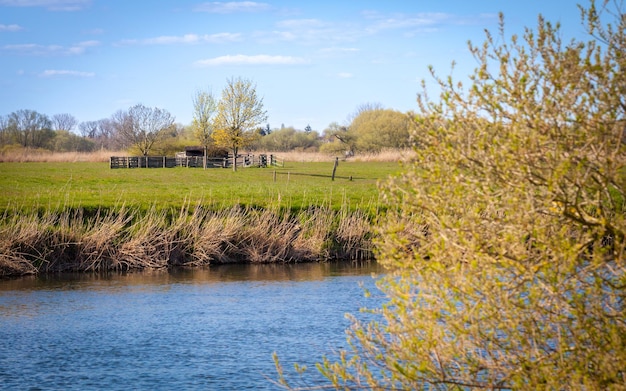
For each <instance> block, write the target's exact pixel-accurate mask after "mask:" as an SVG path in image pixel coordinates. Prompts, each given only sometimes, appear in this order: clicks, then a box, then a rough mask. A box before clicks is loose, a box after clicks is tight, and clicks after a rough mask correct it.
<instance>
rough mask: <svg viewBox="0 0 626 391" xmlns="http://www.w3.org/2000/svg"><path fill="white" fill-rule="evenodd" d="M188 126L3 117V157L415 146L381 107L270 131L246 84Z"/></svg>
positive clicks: (151, 116)
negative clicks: (344, 120) (32, 152)
mask: <svg viewBox="0 0 626 391" xmlns="http://www.w3.org/2000/svg"><path fill="white" fill-rule="evenodd" d="M192 103H193V120H192V123H191V124H190V125H189V126H186V127H185V126H182V125H180V124H178V123H176V122H175V117H174V116H173V115H172V114H171V113H170V112H168V111H167V110H165V109H161V108H157V107H147V106H144V105H143V104H137V105H134V106H132V107H130V108H129V109H126V110H118V111H117V112H115V113H114V114H112V115H111V116H110V117H109V118H104V119H100V120H97V121H85V122H80V123H79V122H78V121H77V120H76V118H75V117H74V116H72V115H71V114H67V113H63V114H55V115H53V116H51V117H49V116H47V115H45V114H41V113H39V112H37V111H33V110H25V109H24V110H17V111H15V112H12V113H10V114H8V115H5V116H0V148H1V149H0V151H2V150H7V149H11V148H27V149H45V150H50V151H54V152H67V151H78V152H90V151H93V150H97V149H105V150H128V151H130V152H131V153H133V154H139V155H142V156H147V155H150V154H153V155H154V154H158V155H170V154H173V153H175V152H176V151H180V150H182V149H183V148H184V147H185V146H190V145H198V144H200V145H202V146H203V147H205V150H206V153H207V154H209V155H210V154H223V153H225V152H230V153H231V154H233V155H236V154H238V153H239V152H240V151H241V150H242V149H245V150H247V151H254V150H265V151H293V150H300V151H321V152H327V153H330V154H344V153H345V154H347V155H353V154H355V153H358V152H376V151H379V150H381V149H384V148H406V147H408V146H409V145H410V135H409V130H410V124H411V113H401V112H398V111H395V110H392V109H385V108H383V107H382V106H381V105H380V104H364V105H362V106H360V107H358V108H357V110H356V112H355V113H354V114H352V115H351V117H350V118H349V123H348V124H347V125H339V124H338V123H337V122H333V123H331V124H330V125H329V126H328V128H327V129H325V130H324V131H323V132H321V133H320V132H317V131H314V130H313V129H311V127H310V126H308V125H307V126H306V127H305V128H304V130H299V129H296V128H294V127H285V126H284V125H281V127H280V128H276V129H272V128H271V127H270V125H269V124H265V125H262V124H263V123H264V122H265V121H266V120H267V112H266V110H265V109H264V106H263V99H262V98H261V97H260V96H259V95H258V93H257V89H256V85H255V84H254V83H253V82H252V81H251V80H248V79H243V78H232V79H229V80H227V83H226V87H225V88H224V89H223V90H222V92H221V95H220V96H219V97H217V96H215V95H213V93H212V92H211V90H210V89H206V90H200V91H197V92H196V94H195V95H194V97H193V100H192Z"/></svg>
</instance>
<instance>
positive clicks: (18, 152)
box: [0, 148, 127, 163]
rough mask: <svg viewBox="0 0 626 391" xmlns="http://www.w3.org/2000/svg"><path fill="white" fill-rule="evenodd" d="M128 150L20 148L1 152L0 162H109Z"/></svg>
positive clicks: (123, 154)
mask: <svg viewBox="0 0 626 391" xmlns="http://www.w3.org/2000/svg"><path fill="white" fill-rule="evenodd" d="M126 154H127V153H126V152H119V151H107V150H98V151H94V152H52V151H47V150H41V149H28V148H18V149H9V150H5V151H1V152H0V162H18V163H22V162H57V163H59V162H70V163H75V162H108V161H109V159H110V157H111V156H125V155H126Z"/></svg>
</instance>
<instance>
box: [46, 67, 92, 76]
mask: <svg viewBox="0 0 626 391" xmlns="http://www.w3.org/2000/svg"><path fill="white" fill-rule="evenodd" d="M95 75H96V74H95V73H93V72H80V71H70V70H65V69H46V70H45V71H43V72H41V73H40V74H39V76H41V77H55V76H74V77H94V76H95Z"/></svg>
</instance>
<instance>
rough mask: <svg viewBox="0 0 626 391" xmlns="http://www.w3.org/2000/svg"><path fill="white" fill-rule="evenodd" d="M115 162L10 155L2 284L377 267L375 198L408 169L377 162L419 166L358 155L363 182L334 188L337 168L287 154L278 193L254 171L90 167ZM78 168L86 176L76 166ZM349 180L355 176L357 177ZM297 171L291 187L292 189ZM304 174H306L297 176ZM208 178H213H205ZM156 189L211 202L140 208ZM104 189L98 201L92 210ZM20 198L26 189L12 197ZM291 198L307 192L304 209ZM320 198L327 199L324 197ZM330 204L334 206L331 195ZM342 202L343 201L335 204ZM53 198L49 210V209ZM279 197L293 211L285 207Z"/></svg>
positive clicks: (0, 242) (390, 156) (387, 156)
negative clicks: (299, 266) (70, 276)
mask: <svg viewBox="0 0 626 391" xmlns="http://www.w3.org/2000/svg"><path fill="white" fill-rule="evenodd" d="M111 153H112V152H106V151H105V152H98V153H93V154H80V153H66V154H41V155H39V154H36V153H35V154H33V153H31V154H23V155H14V156H12V157H10V156H8V155H6V154H4V155H3V156H2V159H1V160H2V161H4V162H5V163H3V164H8V166H5V167H4V170H5V171H6V173H7V174H8V173H11V172H13V174H11V175H7V176H6V178H5V181H4V182H6V183H4V185H3V186H7V190H8V189H9V188H12V192H13V195H5V197H4V198H5V201H6V203H4V205H3V206H2V208H3V209H1V210H0V217H1V219H2V220H1V221H0V278H6V277H16V276H21V275H32V274H42V273H56V272H119V271H135V270H144V269H146V270H148V269H168V268H175V267H203V266H209V265H219V264H228V263H301V262H325V261H346V262H349V261H364V260H373V259H374V255H373V243H372V240H373V236H374V234H373V229H374V220H375V219H376V216H377V215H378V213H379V209H380V208H381V207H383V206H382V205H380V204H379V202H380V200H379V201H378V202H377V201H375V200H373V199H372V197H374V196H376V197H378V196H377V193H378V192H377V189H376V186H375V182H376V180H377V179H376V178H378V180H379V179H383V178H384V177H385V176H386V175H389V174H390V173H391V172H393V171H395V172H397V171H396V170H397V169H399V166H395V165H393V167H396V168H395V169H392V168H390V167H392V166H391V165H389V163H380V164H387V165H386V166H384V167H383V168H382V169H381V170H379V171H378V172H374V171H375V170H374V167H381V166H380V165H379V163H378V162H394V161H395V162H398V161H401V160H403V159H406V158H407V156H410V155H409V153H408V152H401V151H395V152H388V153H381V154H378V155H376V154H372V155H369V156H360V159H362V160H356V159H354V160H352V162H354V164H352V165H350V168H349V170H350V173H352V172H356V173H359V174H358V175H356V176H355V179H354V181H352V178H350V180H349V181H348V180H342V181H336V182H331V181H330V180H329V179H328V178H322V177H323V175H319V174H318V171H319V172H321V173H326V171H327V170H328V167H327V165H328V162H330V161H333V160H334V157H329V156H328V155H323V154H319V153H294V152H292V153H284V154H281V157H283V155H284V156H285V157H284V159H285V160H286V161H288V162H291V163H290V167H289V168H286V169H285V170H286V171H285V172H284V173H282V174H285V175H284V177H285V178H282V179H281V178H279V179H281V181H282V182H281V181H279V183H278V184H277V185H278V186H274V187H268V188H264V187H265V186H268V185H267V184H266V183H267V180H265V182H262V180H261V179H259V178H261V176H263V175H265V174H262V172H264V171H261V170H260V169H255V168H251V169H246V170H251V171H249V174H244V172H243V171H246V170H242V173H240V174H239V175H238V176H237V177H236V178H237V179H235V177H233V176H232V175H233V174H232V173H231V172H230V171H229V170H221V169H214V170H213V171H209V172H204V173H203V171H201V170H191V171H189V170H180V171H176V172H174V171H167V172H162V171H160V170H159V169H154V170H149V171H143V170H141V171H135V170H131V171H129V172H112V171H110V170H108V169H107V170H106V172H103V171H102V167H100V165H99V164H98V165H95V166H93V163H94V162H101V161H107V160H108V156H109V155H111ZM351 159H353V158H351ZM19 162H33V164H42V163H43V162H51V163H53V164H56V166H54V167H55V168H54V169H52V170H42V169H41V168H42V167H40V166H30V165H29V166H24V167H25V170H26V171H21V168H19V169H18V168H17V166H13V165H15V164H16V163H17V164H19ZM77 162H78V163H80V166H76V165H74V164H71V163H77ZM82 162H84V164H86V165H85V166H83V165H82V164H83V163H82ZM65 163H68V165H65ZM90 163H91V164H92V165H89V164H90ZM374 165H375V166H374ZM19 167H21V166H19ZM73 167H74V168H73ZM78 167H81V168H78ZM16 170H20V172H17V171H16ZM77 170H80V171H77ZM340 170H345V171H348V166H341V167H340ZM359 170H360V171H359ZM114 171H115V170H114ZM289 171H291V181H290V182H287V180H288V177H289ZM299 171H302V172H306V174H305V175H303V176H302V175H301V176H298V173H297V172H299ZM246 172H247V171H246ZM268 172H269V171H268ZM363 172H366V174H364V173H363ZM279 173H281V172H279ZM109 175H115V177H114V178H113V179H112V178H109V177H108V176H109ZM155 175H156V176H158V178H157V177H155ZM168 175H169V176H168ZM207 175H209V176H211V178H212V179H210V180H209V179H206V178H207ZM242 175H245V176H244V177H242ZM268 175H269V174H268ZM265 176H267V175H265ZM67 178H70V182H68V179H67ZM203 178H204V179H203ZM157 179H159V180H161V181H162V182H165V183H169V184H170V186H171V187H174V188H177V187H184V186H183V185H187V187H185V188H186V189H187V190H185V191H183V192H182V194H183V195H184V194H186V193H185V192H190V191H191V190H189V188H188V185H189V184H190V183H192V182H194V181H195V182H201V181H202V180H204V181H205V182H201V183H200V184H197V185H194V186H198V188H196V187H194V188H193V189H196V190H194V191H195V193H198V189H199V188H202V187H203V186H204V187H206V188H207V189H208V190H207V191H210V192H211V194H212V197H213V198H212V199H210V200H207V199H206V198H205V199H199V198H197V197H196V198H194V197H189V198H187V199H186V200H184V201H176V200H172V199H173V198H174V197H168V196H165V198H166V199H168V201H167V202H164V201H158V200H157V199H155V198H150V197H146V198H145V199H146V201H148V203H147V204H146V203H145V202H144V203H137V202H134V201H133V200H134V199H135V198H136V197H132V195H133V194H135V193H133V192H132V190H130V187H131V186H137V187H138V190H137V191H136V192H139V191H141V192H142V193H145V192H148V191H149V189H151V190H152V191H153V192H158V193H161V192H162V191H163V186H165V184H162V183H160V182H159V183H156V181H157ZM223 181H231V182H233V181H235V182H236V183H237V184H238V185H236V186H234V187H228V186H233V185H232V184H220V185H217V186H220V187H224V186H226V187H225V188H224V189H223V190H222V191H223V193H224V194H222V193H221V192H219V191H220V190H218V188H216V187H215V186H216V184H217V183H223ZM68 183H71V186H69V185H68ZM109 183H111V185H109ZM12 184H13V185H12ZM96 184H97V190H98V191H97V192H96V193H98V197H99V198H97V199H96V200H90V201H88V202H87V201H86V200H87V198H88V197H87V196H89V195H90V194H91V193H93V192H94V191H93V189H92V188H93V186H96ZM243 184H245V186H244V185H243ZM24 186H26V188H24ZM17 187H19V188H22V190H20V192H17V193H15V190H16V188H17ZM146 187H147V188H146ZM120 188H124V189H126V190H124V191H123V192H121V193H120V194H123V196H121V197H118V196H115V197H117V198H111V196H110V195H111V194H117V193H116V192H119V191H120ZM25 189H27V190H25ZM157 189H158V190H157ZM211 189H212V190H211ZM227 189H228V190H227ZM333 189H334V190H333ZM245 191H248V192H249V193H250V194H247V193H246V194H245V195H244V196H243V197H244V199H246V200H248V198H249V200H248V201H247V202H234V201H236V200H235V199H236V198H237V197H241V196H242V194H244V193H241V192H245ZM290 191H294V192H296V193H297V192H301V193H303V194H304V196H302V198H303V199H302V200H300V199H298V197H297V194H296V193H289V192H290ZM314 191H316V192H318V193H314ZM38 192H39V193H38ZM64 192H65V193H64ZM333 192H334V193H333ZM195 193H194V194H195ZM323 193H326V195H327V198H321V195H320V194H323ZM331 193H332V194H333V197H329V196H328V195H329V194H331ZM46 194H47V195H46ZM64 194H65V195H64ZM290 194H296V195H290ZM310 194H317V196H312V195H310ZM168 195H169V193H168ZM16 196H19V197H21V198H15V197H16ZM338 196H341V198H342V200H340V201H338V200H337V197H338ZM350 196H352V199H350ZM7 197H8V198H7ZM46 197H48V198H50V199H48V201H46V200H47V198H46ZM76 197H78V198H77V199H76V200H74V198H76ZM85 197H87V198H85ZM259 197H262V198H263V199H262V200H261V199H260V198H259ZM281 197H284V198H285V199H287V198H289V201H288V202H285V200H283V201H282V202H281ZM316 197H320V198H316ZM304 198H306V199H304ZM98 199H99V200H100V201H98ZM112 199H116V201H112ZM150 199H151V201H150ZM316 199H317V201H315V200H316ZM355 199H356V200H357V201H355ZM63 200H65V201H63ZM68 200H69V201H68ZM83 200H84V202H86V203H83ZM255 200H256V201H255ZM76 201H78V202H76ZM46 205H47V206H46Z"/></svg>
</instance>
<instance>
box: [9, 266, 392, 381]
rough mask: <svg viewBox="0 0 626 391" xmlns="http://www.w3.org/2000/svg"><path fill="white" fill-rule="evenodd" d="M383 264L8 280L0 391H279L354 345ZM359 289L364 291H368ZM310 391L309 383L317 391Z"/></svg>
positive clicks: (313, 377)
mask: <svg viewBox="0 0 626 391" xmlns="http://www.w3.org/2000/svg"><path fill="white" fill-rule="evenodd" d="M380 272H381V270H380V269H379V268H378V267H377V266H376V265H375V264H373V263H372V264H369V263H366V264H362V265H351V264H332V263H319V264H318V263H313V264H296V265H224V266H218V267H211V268H208V269H190V270H176V271H169V272H167V271H159V272H141V273H130V274H114V275H106V276H103V275H81V274H70V275H53V276H39V277H26V278H20V279H15V280H4V281H0V389H7V390H13V389H15V390H130V389H134V390H242V389H254V390H275V389H279V387H278V386H277V385H276V384H274V383H272V380H275V378H276V371H275V368H274V363H273V360H272V353H273V352H277V353H278V355H279V357H280V360H281V363H282V364H283V366H284V367H285V369H287V370H290V369H291V368H293V363H295V362H297V363H300V364H305V365H308V366H309V368H310V370H309V372H310V373H311V376H310V377H308V378H307V379H308V381H309V382H316V381H318V380H320V379H319V375H318V374H317V373H316V370H315V369H314V363H315V362H318V361H320V360H321V358H322V356H323V355H332V353H333V351H335V350H336V349H339V348H345V347H346V338H345V330H346V328H347V327H348V326H349V322H348V320H347V319H346V318H345V314H346V313H352V314H356V315H357V316H358V314H359V308H361V307H364V306H368V307H372V306H375V305H376V301H377V300H378V301H380V298H376V297H377V296H378V295H373V296H374V298H373V299H372V298H370V299H368V298H365V297H364V294H363V289H364V288H367V289H370V290H373V291H375V285H374V282H375V279H374V278H372V274H373V273H374V274H375V273H380ZM361 285H362V286H361ZM309 384H311V383H309Z"/></svg>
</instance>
